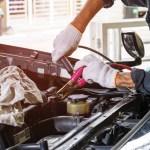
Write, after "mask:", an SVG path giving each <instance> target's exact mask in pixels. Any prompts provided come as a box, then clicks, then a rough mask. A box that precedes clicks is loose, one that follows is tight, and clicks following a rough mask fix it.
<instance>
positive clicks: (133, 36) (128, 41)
mask: <svg viewBox="0 0 150 150" xmlns="http://www.w3.org/2000/svg"><path fill="white" fill-rule="evenodd" d="M121 37H122V43H123V45H124V47H125V49H126V51H127V52H128V54H129V55H130V56H132V57H133V58H143V57H144V54H145V52H144V44H143V42H142V40H141V38H140V37H139V35H138V34H137V33H135V32H134V31H131V32H122V33H121Z"/></svg>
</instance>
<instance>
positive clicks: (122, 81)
mask: <svg viewBox="0 0 150 150" xmlns="http://www.w3.org/2000/svg"><path fill="white" fill-rule="evenodd" d="M116 86H117V87H129V88H135V84H134V82H133V80H132V78H131V73H128V72H120V73H118V74H117V76H116Z"/></svg>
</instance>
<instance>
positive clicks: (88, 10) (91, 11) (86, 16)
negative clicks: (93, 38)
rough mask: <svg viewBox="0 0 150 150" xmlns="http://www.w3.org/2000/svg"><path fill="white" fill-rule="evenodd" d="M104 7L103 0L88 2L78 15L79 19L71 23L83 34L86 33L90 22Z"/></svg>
mask: <svg viewBox="0 0 150 150" xmlns="http://www.w3.org/2000/svg"><path fill="white" fill-rule="evenodd" d="M103 7H104V2H103V1H102V0H87V2H86V4H85V5H84V7H83V9H82V10H81V11H80V13H79V14H78V15H77V17H76V18H75V19H74V20H73V21H72V22H71V24H72V25H73V26H75V27H76V28H77V29H78V30H79V31H80V32H81V33H83V32H84V30H85V29H86V27H87V25H88V23H89V22H90V20H91V19H92V18H93V17H94V16H95V15H96V13H97V12H98V11H99V10H100V9H101V8H103Z"/></svg>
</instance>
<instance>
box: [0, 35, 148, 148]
mask: <svg viewBox="0 0 150 150" xmlns="http://www.w3.org/2000/svg"><path fill="white" fill-rule="evenodd" d="M121 37H122V42H123V45H124V47H125V49H126V50H127V52H128V53H129V54H130V55H131V56H132V57H133V58H134V60H133V61H122V62H121V61H120V62H115V63H112V62H107V63H108V64H109V65H111V66H112V67H114V68H117V69H119V70H120V71H123V69H132V67H134V66H136V65H140V64H141V63H142V57H144V46H143V43H142V41H141V39H140V37H139V36H138V35H137V34H136V33H135V32H122V34H121ZM82 48H83V47H82ZM84 48H86V47H84ZM88 49H89V48H88ZM96 53H97V54H98V52H96ZM77 61H78V59H75V58H71V57H69V58H64V59H62V60H60V61H59V62H58V63H57V64H55V63H53V62H52V58H51V54H50V53H47V52H42V51H37V50H33V49H27V48H22V47H15V46H11V45H4V44H0V69H3V68H5V67H7V66H16V67H18V68H20V69H21V70H23V71H24V73H25V74H26V75H27V76H28V77H29V78H30V79H31V80H32V81H34V83H35V84H36V85H37V87H38V89H39V90H40V92H41V95H42V98H43V103H38V104H36V105H29V104H24V103H22V108H23V112H24V123H23V125H22V126H21V127H17V126H11V125H7V124H0V143H1V145H0V150H3V149H8V150H29V149H30V150H32V149H33V150H40V149H41V150H54V149H56V150H70V149H71V150H80V149H81V150H99V149H102V150H103V149H104V150H107V149H113V150H116V149H121V148H122V147H123V146H124V145H125V144H126V143H127V142H128V141H131V140H134V139H136V138H138V137H140V136H142V135H144V134H145V133H148V132H149V125H150V123H149V119H150V115H149V114H150V112H149V110H150V97H149V95H146V94H142V93H137V92H136V91H135V90H134V89H128V88H114V89H108V88H103V87H101V86H100V85H98V84H96V83H93V84H87V83H86V84H85V85H84V87H82V88H76V86H75V88H72V85H74V83H71V82H70V78H71V77H72V74H73V73H72V67H73V66H74V64H75V63H76V62H77ZM118 64H120V65H118ZM68 67H69V68H68ZM83 69H84V68H83ZM79 77H80V76H79ZM81 79H82V78H80V79H79V80H78V81H80V80H81ZM68 85H69V86H68ZM66 87H67V88H66ZM64 89H65V90H64Z"/></svg>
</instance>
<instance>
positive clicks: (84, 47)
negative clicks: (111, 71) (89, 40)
mask: <svg viewBox="0 0 150 150" xmlns="http://www.w3.org/2000/svg"><path fill="white" fill-rule="evenodd" d="M78 47H79V48H83V49H86V50H89V51H91V52H94V53H96V54H98V55H99V56H101V57H103V58H105V59H106V60H108V61H109V62H110V63H112V64H111V65H110V66H111V67H114V68H116V67H119V68H121V69H127V70H130V71H131V70H132V68H131V67H129V66H126V65H123V64H117V63H115V62H114V61H113V60H111V59H110V58H108V57H107V56H105V55H103V54H102V53H100V52H98V51H96V50H94V49H92V48H90V47H87V46H83V45H79V46H78Z"/></svg>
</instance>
